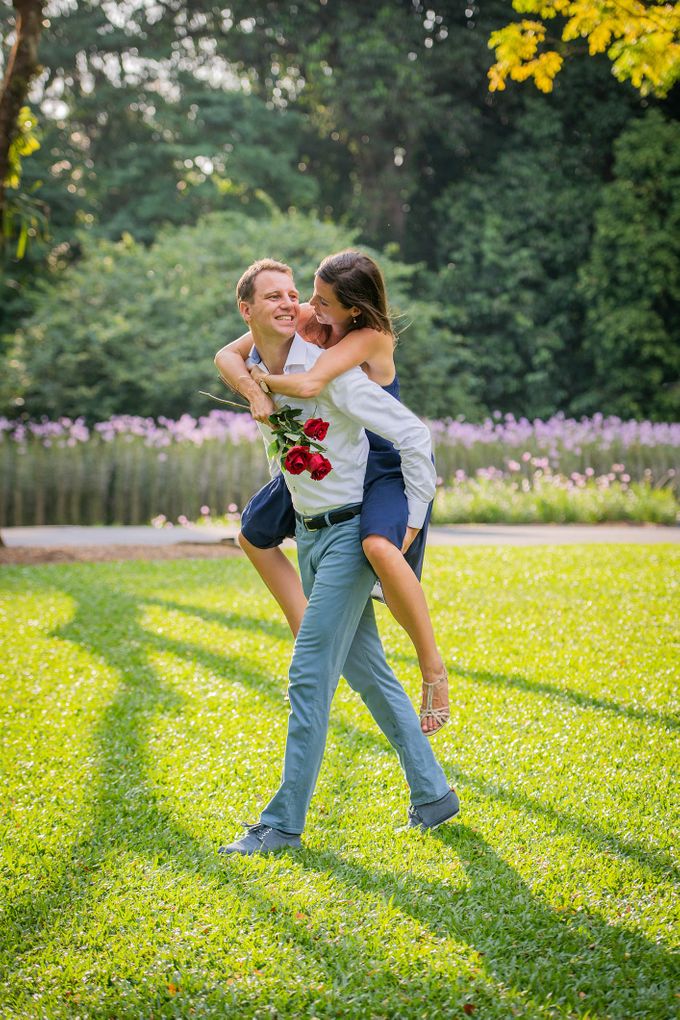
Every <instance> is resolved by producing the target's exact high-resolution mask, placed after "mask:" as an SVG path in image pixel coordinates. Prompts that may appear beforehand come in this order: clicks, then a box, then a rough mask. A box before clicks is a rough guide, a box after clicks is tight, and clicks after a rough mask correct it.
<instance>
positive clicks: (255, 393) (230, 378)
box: [215, 333, 275, 421]
mask: <svg viewBox="0 0 680 1020" xmlns="http://www.w3.org/2000/svg"><path fill="white" fill-rule="evenodd" d="M252 346H253V338H252V336H251V334H250V333H244V334H243V336H240V337H239V338H238V340H233V341H232V342H231V343H230V344H227V345H226V347H223V348H222V349H221V350H219V351H218V352H217V354H216V355H215V365H216V366H217V371H218V372H219V373H220V376H221V378H222V380H223V381H224V382H225V383H226V384H227V386H229V387H230V388H231V389H232V390H234V391H235V392H236V393H240V394H241V396H243V397H245V398H246V400H247V401H248V403H249V404H250V413H251V414H252V416H253V418H255V420H256V421H266V420H267V418H268V417H269V415H270V414H271V413H272V411H274V410H275V408H274V403H273V401H272V399H271V397H268V396H267V394H266V393H264V392H263V390H261V389H260V387H259V385H258V383H257V382H256V381H255V380H254V379H253V378H252V377H251V375H250V373H249V372H248V369H247V368H246V358H247V357H248V355H249V353H250V349H251V347H252Z"/></svg>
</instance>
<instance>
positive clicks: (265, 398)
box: [249, 388, 276, 425]
mask: <svg viewBox="0 0 680 1020" xmlns="http://www.w3.org/2000/svg"><path fill="white" fill-rule="evenodd" d="M249 401H250V413H251V414H252V416H253V418H254V419H255V421H261V422H263V423H264V424H265V425H266V424H267V422H268V421H269V415H270V414H273V413H274V411H275V410H276V405H275V404H274V401H273V400H272V398H271V397H270V396H269V394H268V393H265V392H264V390H261V389H259V388H258V390H257V393H255V392H253V393H252V394H250V396H249Z"/></svg>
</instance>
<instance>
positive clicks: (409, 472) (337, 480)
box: [249, 333, 436, 528]
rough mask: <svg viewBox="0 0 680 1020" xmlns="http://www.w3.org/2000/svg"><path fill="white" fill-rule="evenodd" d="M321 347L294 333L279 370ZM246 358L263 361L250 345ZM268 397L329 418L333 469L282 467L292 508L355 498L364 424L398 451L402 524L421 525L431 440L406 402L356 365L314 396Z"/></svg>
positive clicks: (300, 367)
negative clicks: (321, 472)
mask: <svg viewBox="0 0 680 1020" xmlns="http://www.w3.org/2000/svg"><path fill="white" fill-rule="evenodd" d="M322 353H323V351H322V350H321V348H320V347H317V346H316V345H315V344H310V343H307V342H306V341H305V340H303V339H302V337H301V336H300V335H299V334H298V333H296V334H295V336H294V338H293V342H292V344H291V347H290V351H289V353H288V357H287V359H286V364H285V365H284V368H283V371H284V373H286V374H288V373H290V372H306V371H308V370H309V369H311V368H312V367H313V365H314V363H315V361H316V359H317V358H318V357H320V356H321V354H322ZM249 362H250V363H253V364H256V363H260V362H261V363H262V364H264V362H262V358H261V357H260V355H259V353H258V351H257V349H256V348H255V347H253V349H252V351H251V353H250V358H249ZM272 398H273V399H274V403H275V404H276V406H277V407H278V408H280V407H283V406H284V405H286V404H287V405H288V406H290V407H299V408H300V409H301V411H302V414H301V415H300V420H301V421H303V422H304V421H306V419H307V418H323V419H324V421H327V422H328V423H329V429H328V433H327V435H326V438H325V439H324V440H323V444H322V445H323V446H324V447H325V451H324V456H325V457H327V458H328V460H329V461H330V462H331V464H332V465H333V470H332V471H331V472H330V473H329V474H328V475H326V477H325V478H322V479H321V481H318V482H316V481H314V480H313V478H312V476H311V475H310V474H309V472H308V471H303V472H302V474H299V475H291V474H290V472H288V471H284V472H283V475H284V478H285V480H286V485H287V486H288V488H289V490H290V494H291V499H292V501H293V506H294V507H295V509H296V510H297V511H298V513H300V514H304V515H316V514H323V513H326V512H327V511H329V510H335V509H336V508H337V507H340V506H347V505H349V504H352V503H361V501H362V499H363V494H364V474H365V472H366V461H367V459H368V451H369V444H368V439H367V438H366V433H365V432H364V429H365V428H367V429H370V430H371V431H372V432H377V434H378V435H379V436H383V437H384V438H385V439H388V440H390V442H392V443H394V445H395V447H396V448H397V450H398V451H399V453H400V455H401V470H402V474H403V476H404V488H405V490H406V499H407V502H408V524H409V526H410V527H412V528H421V527H422V526H423V523H424V521H425V515H426V513H427V508H428V505H429V503H430V501H431V500H432V499H433V497H434V493H435V485H436V473H435V469H434V465H433V463H432V459H431V454H432V440H431V437H430V431H429V429H428V427H427V425H425V424H423V422H421V421H420V419H419V418H416V416H415V415H414V414H413V413H412V412H411V411H409V410H408V408H406V407H404V405H403V404H400V403H399V401H398V400H395V398H394V397H391V396H390V394H389V393H386V392H385V391H384V390H383V389H382V388H381V387H380V386H378V385H377V383H374V382H371V380H370V379H369V378H368V377H367V375H366V374H365V372H363V371H362V370H361V369H360V368H351V369H349V371H347V372H343V374H342V375H339V376H337V377H336V378H335V379H332V380H331V381H330V382H329V383H328V385H327V386H326V387H325V388H324V389H323V390H322V391H321V393H320V394H319V395H318V397H313V398H310V399H303V398H301V397H286V396H283V395H281V394H278V393H272ZM259 425H260V431H261V432H262V435H263V437H264V440H265V443H266V445H267V446H269V444H270V443H271V441H272V438H273V434H272V431H271V429H270V428H268V426H266V425H263V424H262V423H259ZM269 467H270V471H271V473H272V476H273V475H275V474H277V473H278V472H279V471H280V470H281V466H280V464H279V462H278V460H277V459H275V458H273V459H270V463H269Z"/></svg>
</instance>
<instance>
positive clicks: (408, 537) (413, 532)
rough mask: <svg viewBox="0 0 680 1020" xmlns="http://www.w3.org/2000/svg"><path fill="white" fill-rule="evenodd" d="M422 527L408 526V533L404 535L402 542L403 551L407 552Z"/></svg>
mask: <svg viewBox="0 0 680 1020" xmlns="http://www.w3.org/2000/svg"><path fill="white" fill-rule="evenodd" d="M419 531H420V528H407V529H406V534H405V535H404V541H403V542H402V544H401V551H402V553H406V552H407V550H408V549H409V547H410V546H411V545H412V544H413V542H414V541H415V539H416V536H417V534H418V532H419Z"/></svg>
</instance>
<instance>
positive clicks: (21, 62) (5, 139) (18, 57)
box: [0, 0, 45, 227]
mask: <svg viewBox="0 0 680 1020" xmlns="http://www.w3.org/2000/svg"><path fill="white" fill-rule="evenodd" d="M13 6H14V10H15V11H16V19H15V21H16V25H15V31H16V40H15V42H14V46H13V47H12V52H11V53H10V55H9V60H8V61H7V71H6V73H5V80H4V81H3V83H2V91H1V92H0V227H1V226H2V214H3V210H4V206H5V184H4V181H5V178H6V176H7V172H8V170H9V150H10V146H11V144H12V141H13V140H14V138H15V136H16V133H17V122H18V119H19V111H20V109H21V107H22V106H23V105H24V104H25V102H26V96H27V95H28V90H29V87H30V84H31V79H32V78H33V77H34V76H35V75H36V74H37V73H38V71H39V70H40V64H39V63H38V42H39V40H40V33H41V31H42V22H43V8H44V6H45V3H44V0H13Z"/></svg>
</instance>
